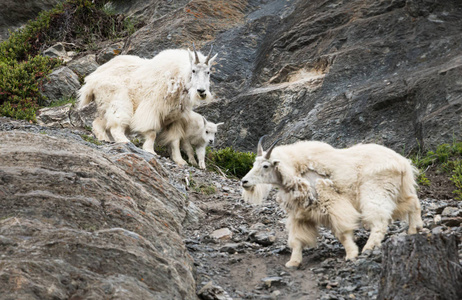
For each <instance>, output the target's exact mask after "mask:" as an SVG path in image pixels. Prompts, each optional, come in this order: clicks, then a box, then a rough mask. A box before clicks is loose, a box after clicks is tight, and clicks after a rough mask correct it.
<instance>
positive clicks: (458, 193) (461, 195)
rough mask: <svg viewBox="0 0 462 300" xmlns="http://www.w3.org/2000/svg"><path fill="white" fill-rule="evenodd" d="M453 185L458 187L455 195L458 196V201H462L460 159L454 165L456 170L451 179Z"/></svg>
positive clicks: (461, 161)
mask: <svg viewBox="0 0 462 300" xmlns="http://www.w3.org/2000/svg"><path fill="white" fill-rule="evenodd" d="M450 180H451V181H452V183H454V185H455V186H456V190H454V194H456V199H458V200H462V160H461V159H459V160H457V161H456V162H455V163H454V169H453V171H452V176H451V178H450Z"/></svg>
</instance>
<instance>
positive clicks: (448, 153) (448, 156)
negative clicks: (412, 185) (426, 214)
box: [412, 142, 462, 200]
mask: <svg viewBox="0 0 462 300" xmlns="http://www.w3.org/2000/svg"><path fill="white" fill-rule="evenodd" d="M412 162H413V163H414V165H415V166H416V167H417V168H419V170H420V174H419V177H418V183H419V184H421V185H430V180H428V178H427V177H426V175H425V172H426V170H427V169H428V168H430V167H436V168H438V170H441V171H442V172H444V173H445V174H448V175H449V176H450V178H449V179H450V180H451V181H452V183H453V184H454V185H455V188H456V189H455V190H454V194H456V199H459V200H462V142H453V143H452V145H451V144H443V145H440V146H438V147H437V148H436V151H428V152H427V154H426V155H422V154H420V153H419V154H417V155H415V156H414V157H412Z"/></svg>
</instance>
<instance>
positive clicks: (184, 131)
mask: <svg viewBox="0 0 462 300" xmlns="http://www.w3.org/2000/svg"><path fill="white" fill-rule="evenodd" d="M222 124H223V123H218V124H215V123H212V122H208V121H207V120H206V119H205V118H204V117H203V116H202V115H200V114H198V113H196V112H194V111H190V112H189V114H184V115H183V117H182V118H181V119H180V120H179V121H178V122H175V123H172V124H171V125H169V126H167V127H166V128H165V130H163V131H162V132H161V133H160V134H159V138H158V142H159V144H161V145H165V146H167V145H168V146H171V144H172V142H174V140H172V138H176V137H177V136H181V141H180V143H181V149H183V150H184V151H185V152H186V154H187V155H188V160H189V163H190V164H192V165H197V162H196V159H195V158H194V149H193V147H194V148H196V154H197V159H198V160H199V168H201V169H205V148H206V147H207V146H208V145H210V146H213V144H214V143H215V133H216V132H217V130H218V126H220V125H222ZM170 150H172V149H171V147H170ZM171 155H172V159H173V161H175V162H176V163H177V164H179V165H182V164H185V163H186V162H185V161H184V160H183V158H182V157H181V154H180V156H179V157H176V156H174V155H175V153H171Z"/></svg>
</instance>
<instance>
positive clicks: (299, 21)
mask: <svg viewBox="0 0 462 300" xmlns="http://www.w3.org/2000/svg"><path fill="white" fill-rule="evenodd" d="M461 30H462V6H461V5H460V3H459V2H458V1H456V0H452V1H451V0H450V1H431V0H428V1H421V0H394V1H388V0H387V1H385V0H383V1H359V0H358V1H339V0H332V1H318V0H315V1H304V0H300V1H293V0H291V1H277V0H274V1H271V0H268V1H245V0H239V1H213V2H211V3H208V2H207V1H201V0H196V1H191V2H189V3H188V4H186V5H185V6H183V7H180V8H178V9H176V10H173V11H171V12H169V13H166V14H165V15H164V16H163V17H161V18H159V19H156V20H154V21H153V22H151V23H149V24H148V25H146V26H145V27H144V28H142V29H141V30H139V31H138V32H136V33H135V34H134V35H133V36H132V37H131V39H130V40H129V41H128V43H127V44H126V45H125V50H124V52H125V53H130V54H137V55H140V56H144V57H152V56H154V55H155V54H156V53H157V52H158V51H160V50H163V49H165V48H169V47H179V46H180V47H187V46H189V45H190V43H191V41H195V42H196V43H197V44H199V45H201V46H204V47H205V48H207V47H208V46H210V45H211V44H212V43H213V44H214V45H215V49H216V50H217V51H218V52H219V59H217V61H218V63H217V65H216V67H215V69H216V72H215V73H214V75H213V81H214V88H215V92H216V95H217V99H218V100H217V102H216V103H214V104H211V105H209V106H207V107H203V108H200V109H199V111H200V112H202V113H204V114H205V115H206V116H207V117H209V118H210V119H211V120H212V121H218V120H220V121H224V122H225V123H226V124H225V130H223V132H226V134H221V135H220V141H221V142H222V144H223V145H233V146H235V147H237V148H238V149H241V150H253V149H254V148H255V144H256V141H257V140H258V138H259V137H260V136H262V135H264V134H269V135H270V137H271V138H272V139H273V140H274V139H276V138H278V137H281V138H283V141H284V142H294V141H296V140H299V139H314V140H322V141H327V142H329V143H332V144H334V145H337V146H346V145H351V144H354V143H357V142H377V143H381V144H385V145H387V146H390V147H392V148H393V149H395V150H398V151H400V152H402V151H408V150H410V149H415V148H417V147H420V148H422V147H427V148H432V147H434V146H436V145H437V144H441V143H444V142H450V141H452V140H453V139H460V138H461V137H462V124H461V118H460V115H461V113H462V96H461V91H462V83H461V81H460V79H459V78H460V77H461V75H462V68H461V66H462V47H461V44H460V43H459V41H460V39H461V37H462V34H461V32H462V31H461Z"/></svg>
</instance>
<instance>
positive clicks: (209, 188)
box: [189, 176, 217, 195]
mask: <svg viewBox="0 0 462 300" xmlns="http://www.w3.org/2000/svg"><path fill="white" fill-rule="evenodd" d="M189 187H190V188H191V189H192V190H193V191H195V192H197V193H199V194H203V195H212V194H215V193H216V192H217V189H216V188H215V186H214V185H213V184H211V183H210V184H206V183H203V182H200V183H198V182H196V181H195V180H193V179H192V178H191V176H190V181H189Z"/></svg>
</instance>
